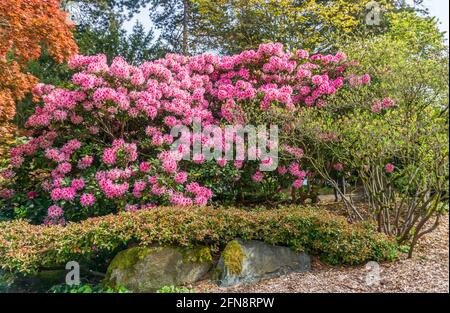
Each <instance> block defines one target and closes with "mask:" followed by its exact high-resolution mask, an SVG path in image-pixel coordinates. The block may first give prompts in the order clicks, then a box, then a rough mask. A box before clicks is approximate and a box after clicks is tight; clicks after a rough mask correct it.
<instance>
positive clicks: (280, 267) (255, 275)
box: [213, 239, 311, 287]
mask: <svg viewBox="0 0 450 313" xmlns="http://www.w3.org/2000/svg"><path fill="white" fill-rule="evenodd" d="M310 269H311V258H310V256H309V255H307V254H305V253H303V252H300V253H298V252H295V251H293V250H292V249H290V248H287V247H281V246H273V245H269V244H266V243H264V242H262V241H256V240H251V241H242V240H240V239H236V240H233V241H230V242H229V243H228V244H227V246H226V247H225V249H224V251H223V252H222V255H221V257H220V260H219V262H218V264H217V267H216V269H215V271H214V274H213V278H214V279H215V280H216V281H217V283H218V284H219V286H224V287H225V286H233V285H236V284H240V283H253V282H257V281H260V280H263V279H268V278H273V277H278V276H281V275H284V274H287V273H290V272H304V271H308V270H310Z"/></svg>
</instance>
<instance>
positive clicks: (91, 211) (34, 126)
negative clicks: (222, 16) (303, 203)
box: [1, 44, 382, 224]
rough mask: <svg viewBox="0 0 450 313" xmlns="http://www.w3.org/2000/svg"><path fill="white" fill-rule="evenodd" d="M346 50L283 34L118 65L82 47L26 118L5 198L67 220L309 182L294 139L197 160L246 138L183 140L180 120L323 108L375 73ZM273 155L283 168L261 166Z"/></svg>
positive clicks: (38, 91) (224, 121)
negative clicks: (358, 65) (311, 50)
mask: <svg viewBox="0 0 450 313" xmlns="http://www.w3.org/2000/svg"><path fill="white" fill-rule="evenodd" d="M345 59H346V58H345V55H344V54H340V53H338V54H336V55H320V54H316V55H309V54H308V52H306V51H304V50H298V51H292V52H286V51H284V49H283V46H282V45H281V44H263V45H261V46H260V47H259V49H258V50H257V51H253V50H249V51H244V52H242V53H240V54H238V55H234V56H223V57H219V56H216V55H212V54H204V55H198V56H193V57H186V56H181V55H175V54H168V55H167V56H166V57H165V58H164V59H159V60H156V61H153V62H145V63H143V64H142V65H140V66H131V65H129V64H127V63H126V62H125V61H124V59H122V58H121V57H116V58H115V59H114V60H112V62H111V64H108V62H107V60H106V57H105V56H104V55H96V56H76V57H74V58H73V59H72V60H71V61H70V62H69V64H68V65H69V68H70V69H72V70H74V74H73V76H72V81H71V84H70V85H69V87H67V88H56V87H54V86H50V85H44V84H39V85H37V86H36V87H35V88H34V90H33V93H34V96H35V97H36V98H38V99H39V104H38V105H37V106H36V109H35V112H34V114H33V115H32V116H31V117H30V118H29V119H28V121H27V122H26V125H25V126H26V129H27V130H28V136H29V137H28V138H27V140H26V141H25V142H24V143H23V144H21V145H18V146H16V147H14V148H13V149H12V150H11V156H10V168H9V169H7V170H6V171H4V172H3V173H2V176H3V183H2V185H3V187H2V188H1V196H2V197H3V198H4V199H6V200H4V201H7V202H8V203H11V204H14V207H15V211H16V212H15V214H16V215H18V216H19V217H20V216H21V211H20V208H23V207H24V206H27V207H30V206H31V207H35V210H34V211H33V210H32V211H33V213H32V215H31V216H30V214H29V213H27V214H28V215H27V216H26V217H28V218H31V219H32V220H34V221H35V222H44V223H48V224H61V223H64V222H65V221H67V220H81V219H84V218H86V217H89V216H96V215H103V214H108V213H111V212H117V211H120V210H125V211H135V210H142V209H149V208H153V207H155V206H160V205H177V206H189V205H198V206H204V205H206V204H207V203H211V201H214V200H216V199H217V201H220V200H223V199H224V198H226V197H227V195H231V198H232V199H235V197H237V194H238V193H239V192H241V191H242V189H246V190H256V189H258V188H261V186H262V185H263V184H268V185H270V186H271V188H272V189H273V190H275V191H276V190H279V189H280V188H281V187H290V186H293V187H294V188H300V187H301V186H302V182H303V180H304V178H305V177H306V176H307V175H310V173H309V172H308V170H307V169H305V168H302V164H301V158H302V155H303V150H302V149H301V148H300V147H299V146H296V145H294V144H293V143H292V142H291V141H290V140H289V138H284V137H283V136H280V138H283V139H281V140H280V142H276V141H274V140H270V139H269V140H268V141H267V147H268V148H277V149H278V150H279V155H278V157H279V158H278V159H277V160H274V159H273V158H271V157H263V156H262V153H261V151H260V149H259V148H258V149H256V151H253V152H254V154H255V155H256V159H254V160H246V159H242V160H239V159H234V160H226V159H224V158H219V159H215V160H206V159H205V157H204V155H202V153H200V154H198V153H197V154H194V155H191V157H190V160H187V158H186V155H189V154H191V152H192V146H193V145H194V144H195V143H201V144H202V145H203V146H206V147H212V146H214V145H215V144H217V143H218V144H220V145H222V146H223V148H224V151H228V150H230V149H235V146H234V145H233V144H235V143H237V141H239V140H242V138H241V137H239V136H235V135H232V136H230V135H227V133H225V135H223V136H222V135H221V136H219V137H218V136H216V137H214V138H213V137H208V136H205V135H204V134H196V133H190V132H186V131H184V132H182V133H181V136H180V137H183V138H184V139H186V140H185V141H184V144H182V145H179V146H178V147H177V149H175V150H174V149H171V145H172V144H173V143H174V141H175V140H177V139H179V138H178V137H174V135H173V133H172V132H171V130H172V129H173V128H174V127H180V126H184V127H185V128H184V129H185V130H186V129H189V130H190V129H192V128H193V123H194V122H195V121H200V123H201V126H202V127H204V128H205V127H209V126H213V125H214V126H220V127H224V126H226V125H233V126H234V127H239V126H240V125H248V124H252V125H259V124H260V123H261V122H264V124H267V125H268V124H270V123H275V124H276V123H279V121H280V120H279V119H278V118H279V116H283V117H284V118H285V117H286V116H292V118H294V116H296V114H297V113H298V112H302V111H303V110H309V109H313V110H320V108H322V107H324V106H326V104H327V102H326V100H327V97H329V96H331V95H333V94H335V93H336V92H337V91H338V90H339V89H341V88H343V87H344V86H346V85H351V86H355V85H362V84H368V83H369V82H370V76H368V75H362V76H359V75H352V74H349V73H348V72H349V70H348V68H349V66H350V64H349V63H348V62H347V61H346V60H345ZM376 109H377V110H378V107H377V108H376ZM380 109H382V108H380ZM284 121H285V120H284ZM288 130H289V121H287V122H286V123H284V124H283V125H280V130H279V131H280V133H283V132H287V131H288ZM212 138H213V139H212ZM218 138H219V139H218ZM239 138H241V139H239ZM246 147H247V146H246ZM250 149H251V148H250ZM250 149H249V150H250ZM236 152H238V151H236ZM241 152H242V151H241ZM274 162H276V167H275V170H274V171H261V170H260V166H261V165H265V166H268V165H272V164H273V163H274ZM233 197H234V198H233ZM39 201H40V202H39ZM23 215H26V214H22V216H23Z"/></svg>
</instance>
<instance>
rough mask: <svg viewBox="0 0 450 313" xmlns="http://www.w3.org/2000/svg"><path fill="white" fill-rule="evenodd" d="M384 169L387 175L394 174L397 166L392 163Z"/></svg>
mask: <svg viewBox="0 0 450 313" xmlns="http://www.w3.org/2000/svg"><path fill="white" fill-rule="evenodd" d="M384 169H385V170H386V173H392V172H393V171H394V169H395V166H394V164H392V163H388V164H386V166H385V167H384Z"/></svg>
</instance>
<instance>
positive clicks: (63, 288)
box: [48, 284, 130, 293]
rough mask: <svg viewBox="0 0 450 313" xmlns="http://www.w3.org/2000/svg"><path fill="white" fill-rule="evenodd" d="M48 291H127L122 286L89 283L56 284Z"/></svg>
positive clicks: (127, 291)
mask: <svg viewBox="0 0 450 313" xmlns="http://www.w3.org/2000/svg"><path fill="white" fill-rule="evenodd" d="M48 292H49V293H129V292H130V291H129V290H128V289H126V288H124V287H119V288H109V287H104V286H103V285H95V286H91V285H89V284H80V285H73V286H69V285H66V284H61V285H56V286H53V287H52V288H50V290H49V291H48Z"/></svg>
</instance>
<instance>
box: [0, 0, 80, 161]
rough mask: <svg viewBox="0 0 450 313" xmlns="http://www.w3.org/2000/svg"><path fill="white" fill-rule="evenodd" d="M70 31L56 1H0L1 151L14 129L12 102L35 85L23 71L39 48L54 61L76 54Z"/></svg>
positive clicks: (38, 52) (34, 81)
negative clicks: (44, 50) (43, 48)
mask: <svg viewBox="0 0 450 313" xmlns="http://www.w3.org/2000/svg"><path fill="white" fill-rule="evenodd" d="M72 28H73V25H72V24H71V22H70V20H69V19H68V16H67V13H65V12H64V11H62V10H61V9H60V1H58V0H1V1H0V150H1V145H2V144H4V142H5V140H7V139H8V138H10V137H11V134H12V131H13V129H14V127H13V125H12V124H11V119H12V118H13V117H14V114H15V101H17V100H21V99H23V98H24V97H25V96H26V94H27V93H28V92H29V91H30V90H31V88H32V87H33V85H34V84H36V82H37V79H36V78H35V77H34V76H32V75H30V74H28V73H26V72H25V71H24V69H25V67H26V64H27V62H29V61H31V60H36V59H37V58H39V56H40V54H41V50H42V47H45V48H46V49H47V51H48V53H49V55H50V56H52V58H53V59H55V60H56V61H57V62H63V61H65V60H67V59H68V58H69V57H70V56H71V55H73V54H75V53H76V52H77V50H78V48H77V45H76V43H75V41H74V38H73V35H72ZM2 141H3V142H2ZM0 154H1V151H0Z"/></svg>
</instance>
